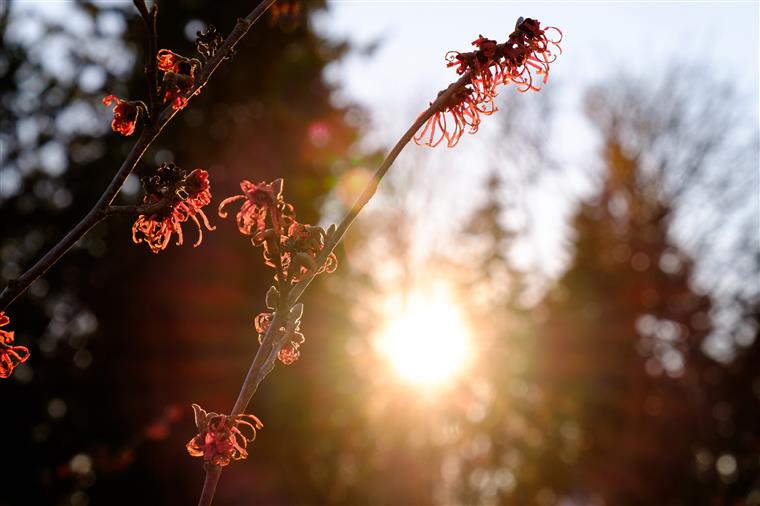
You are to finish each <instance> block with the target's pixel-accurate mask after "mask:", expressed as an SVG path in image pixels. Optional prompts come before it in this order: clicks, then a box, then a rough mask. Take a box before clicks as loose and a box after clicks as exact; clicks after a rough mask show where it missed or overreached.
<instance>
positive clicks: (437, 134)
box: [414, 18, 562, 147]
mask: <svg viewBox="0 0 760 506" xmlns="http://www.w3.org/2000/svg"><path fill="white" fill-rule="evenodd" d="M547 33H552V34H555V36H554V37H552V38H550V37H549V36H547ZM561 40H562V32H561V31H560V30H559V29H558V28H554V27H548V28H543V29H542V28H541V25H540V23H539V22H538V21H536V20H534V19H525V20H523V19H522V18H520V19H519V20H518V22H517V25H516V26H515V30H514V32H512V33H511V34H510V35H509V37H508V39H507V41H506V42H504V43H502V44H498V43H497V42H496V41H495V40H493V39H488V38H486V37H483V36H482V35H480V36H479V37H478V38H477V39H475V40H474V41H473V42H472V45H473V46H475V47H476V48H477V49H476V50H475V51H470V52H465V53H460V52H458V51H449V52H448V53H447V54H446V61H447V66H449V67H455V68H456V71H457V73H458V74H464V73H465V72H469V76H470V80H469V83H467V85H466V87H464V88H462V89H461V90H460V91H458V92H456V93H454V95H453V96H452V97H451V99H450V100H449V101H448V103H445V104H443V105H442V107H441V109H440V110H439V111H437V112H436V113H435V114H434V115H433V116H432V117H431V118H430V119H429V120H428V121H427V122H426V123H425V125H424V126H423V128H422V130H421V131H420V132H419V133H418V134H417V135H416V136H415V138H414V140H415V142H416V143H417V144H425V145H426V146H432V147H434V146H437V145H439V144H440V143H441V142H442V141H443V140H444V139H445V140H446V141H447V145H448V147H454V146H455V145H456V143H457V142H458V141H459V139H460V138H461V136H462V134H463V133H464V131H465V130H467V129H469V132H470V133H475V132H476V131H477V130H478V125H479V124H480V115H481V114H484V115H489V114H491V113H493V112H495V111H496V107H495V105H494V103H493V97H495V96H496V89H497V87H498V86H499V85H502V84H509V83H515V84H516V85H517V86H518V87H519V90H520V91H528V90H533V91H538V90H539V89H540V88H539V87H537V86H536V85H535V84H534V76H540V77H541V78H542V81H543V82H544V83H546V81H547V80H548V78H549V66H550V64H551V63H552V62H554V60H555V59H556V58H557V55H558V54H561V52H562V49H561V48H560V46H559V42H560V41H561Z"/></svg>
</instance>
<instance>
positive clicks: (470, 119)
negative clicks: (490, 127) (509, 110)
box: [414, 87, 496, 148]
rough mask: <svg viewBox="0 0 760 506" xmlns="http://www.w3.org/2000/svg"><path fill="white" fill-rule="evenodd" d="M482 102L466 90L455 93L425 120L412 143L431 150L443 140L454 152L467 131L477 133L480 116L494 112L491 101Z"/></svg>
mask: <svg viewBox="0 0 760 506" xmlns="http://www.w3.org/2000/svg"><path fill="white" fill-rule="evenodd" d="M481 98H482V96H481V95H479V94H478V93H477V92H476V91H475V90H473V89H472V88H469V87H465V88H462V89H461V90H460V91H458V92H456V93H454V94H453V95H452V96H451V98H450V99H449V101H448V103H447V104H444V105H443V107H442V109H441V110H440V111H438V112H436V113H435V114H433V116H431V117H430V119H428V120H427V122H426V123H425V125H424V126H423V127H422V129H421V130H420V131H419V133H417V134H416V135H415V136H414V142H415V143H416V144H418V145H425V146H430V147H433V148H434V147H436V146H438V145H439V144H440V143H441V142H443V140H444V139H445V140H446V145H447V146H448V147H450V148H453V147H454V146H456V145H457V143H458V142H459V139H460V138H461V137H462V135H464V132H465V131H466V130H467V129H469V133H471V134H474V133H475V132H477V131H478V127H479V126H480V115H481V114H483V115H485V116H489V115H491V114H493V113H494V112H496V105H495V104H494V102H493V99H492V98H491V97H485V98H482V100H479V99H481Z"/></svg>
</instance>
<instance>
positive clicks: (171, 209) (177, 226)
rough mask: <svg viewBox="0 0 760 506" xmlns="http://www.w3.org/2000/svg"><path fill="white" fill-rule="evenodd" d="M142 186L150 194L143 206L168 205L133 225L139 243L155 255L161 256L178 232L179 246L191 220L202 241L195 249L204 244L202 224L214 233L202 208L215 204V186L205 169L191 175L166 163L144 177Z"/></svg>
mask: <svg viewBox="0 0 760 506" xmlns="http://www.w3.org/2000/svg"><path fill="white" fill-rule="evenodd" d="M142 183H143V188H144V189H145V193H146V195H145V197H144V198H143V204H144V205H152V204H160V203H164V204H165V206H163V207H162V208H161V209H160V210H158V211H156V212H155V213H152V214H149V215H144V214H141V215H140V216H139V217H138V218H137V221H135V223H134V225H132V240H133V241H134V242H135V244H139V243H141V242H145V243H147V244H148V247H150V249H151V251H152V252H153V253H158V252H159V251H161V250H163V249H165V248H166V246H168V244H169V240H170V239H171V236H172V234H173V233H176V234H177V245H178V246H179V245H181V244H182V241H183V234H182V223H184V222H186V221H188V220H193V222H195V225H196V226H197V227H198V240H197V241H196V242H195V244H193V247H196V246H198V245H199V244H200V243H201V241H203V227H201V221H202V222H203V225H204V226H205V227H206V229H208V230H214V227H212V226H211V224H209V222H208V218H207V217H206V214H205V213H204V212H203V209H202V208H203V207H204V206H205V205H207V204H208V203H209V202H211V183H210V181H209V179H208V172H206V171H205V170H201V169H195V170H193V171H192V172H190V173H189V174H188V173H187V171H185V170H182V169H180V168H179V167H177V166H176V165H174V164H173V163H164V164H162V165H161V166H160V167H159V168H158V170H157V171H156V174H155V175H154V176H151V177H148V178H143V180H142ZM198 217H200V219H201V221H199V220H198Z"/></svg>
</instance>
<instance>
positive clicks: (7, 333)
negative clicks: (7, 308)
mask: <svg viewBox="0 0 760 506" xmlns="http://www.w3.org/2000/svg"><path fill="white" fill-rule="evenodd" d="M10 321H11V319H10V318H8V317H7V316H6V315H5V313H3V312H0V327H5V326H6V325H8V324H9V323H10ZM28 358H29V350H28V349H27V348H26V347H25V346H13V331H12V330H2V329H0V378H8V377H10V375H11V374H12V373H13V369H15V368H16V367H17V366H18V365H19V364H21V363H23V362H26V359H28Z"/></svg>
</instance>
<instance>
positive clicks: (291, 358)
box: [253, 287, 306, 365]
mask: <svg viewBox="0 0 760 506" xmlns="http://www.w3.org/2000/svg"><path fill="white" fill-rule="evenodd" d="M272 292H274V293H275V294H276V293H277V289H276V288H275V287H271V288H270V289H269V292H268V293H267V306H268V307H269V309H270V310H272V311H274V309H275V308H274V304H272V303H271V302H270V297H271V293H272ZM302 316H303V304H301V303H300V302H299V303H298V304H296V305H295V306H293V307H292V308H291V309H290V312H289V313H288V317H287V320H286V322H285V325H283V326H281V327H280V328H279V329H278V330H277V332H276V333H275V334H274V336H273V337H272V338H270V339H274V340H275V342H276V343H281V346H282V347H281V348H280V351H279V352H278V353H277V358H278V359H279V360H280V362H282V363H283V364H284V365H290V364H292V363H293V362H295V361H296V360H298V357H299V356H301V353H300V352H299V351H298V348H299V347H300V346H301V345H302V344H303V343H304V342H305V341H306V338H305V337H304V335H303V334H302V333H301V328H300V327H301V317H302ZM273 320H274V312H263V313H259V314H258V315H257V316H256V318H254V320H253V326H254V327H255V328H256V332H258V334H259V344H263V342H264V336H265V335H266V333H267V331H268V330H269V327H270V326H271V325H272V321H273Z"/></svg>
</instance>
